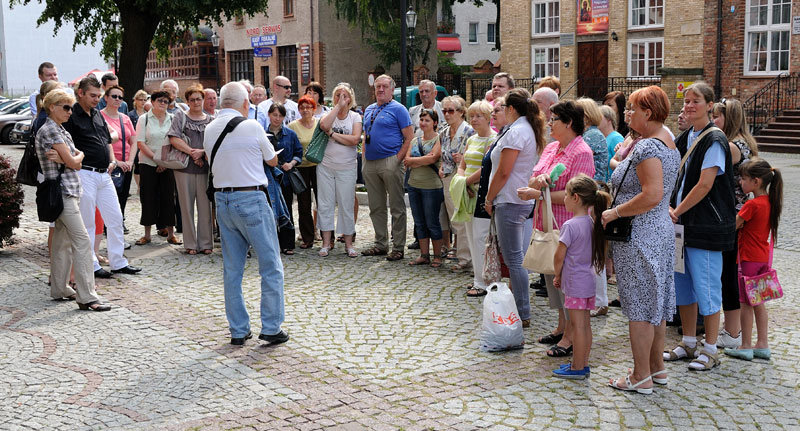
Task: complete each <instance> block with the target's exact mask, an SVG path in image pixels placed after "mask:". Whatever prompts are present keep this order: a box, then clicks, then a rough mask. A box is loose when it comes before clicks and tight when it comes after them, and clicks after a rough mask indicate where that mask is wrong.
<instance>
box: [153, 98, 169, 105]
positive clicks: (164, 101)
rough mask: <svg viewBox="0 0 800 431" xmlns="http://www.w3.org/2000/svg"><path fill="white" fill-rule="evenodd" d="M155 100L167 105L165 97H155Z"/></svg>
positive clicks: (167, 100) (167, 101)
mask: <svg viewBox="0 0 800 431" xmlns="http://www.w3.org/2000/svg"><path fill="white" fill-rule="evenodd" d="M156 102H158V103H163V104H165V105H169V99H165V98H163V97H161V98H158V99H156Z"/></svg>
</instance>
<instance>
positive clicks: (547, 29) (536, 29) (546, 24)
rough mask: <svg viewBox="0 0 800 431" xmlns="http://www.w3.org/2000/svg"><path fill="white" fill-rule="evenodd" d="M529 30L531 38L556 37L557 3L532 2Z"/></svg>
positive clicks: (557, 23)
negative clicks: (530, 30)
mask: <svg viewBox="0 0 800 431" xmlns="http://www.w3.org/2000/svg"><path fill="white" fill-rule="evenodd" d="M531 10H532V11H533V14H531V15H532V20H533V22H532V23H531V29H532V34H533V36H544V35H557V34H558V31H559V15H560V12H559V2H557V1H547V0H533V1H532V2H531Z"/></svg>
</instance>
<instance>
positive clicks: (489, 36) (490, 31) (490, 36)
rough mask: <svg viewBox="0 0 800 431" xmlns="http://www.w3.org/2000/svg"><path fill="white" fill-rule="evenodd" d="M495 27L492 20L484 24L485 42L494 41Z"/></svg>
mask: <svg viewBox="0 0 800 431" xmlns="http://www.w3.org/2000/svg"><path fill="white" fill-rule="evenodd" d="M495 28H496V27H495V24H494V23H493V22H490V23H489V24H487V25H486V43H495Z"/></svg>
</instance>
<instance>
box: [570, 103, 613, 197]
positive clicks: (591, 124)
mask: <svg viewBox="0 0 800 431" xmlns="http://www.w3.org/2000/svg"><path fill="white" fill-rule="evenodd" d="M575 104H576V105H578V106H580V107H581V108H583V121H584V126H585V127H586V128H585V129H584V130H583V135H582V137H583V142H586V145H588V146H589V148H591V149H592V156H593V158H594V179H595V180H597V181H603V182H605V181H606V180H607V179H608V144H606V137H605V136H604V135H603V133H602V132H600V130H599V129H598V128H597V126H599V125H600V122H601V121H602V120H603V114H602V113H601V112H600V107H599V106H597V102H595V101H594V100H592V99H590V98H588V97H581V98H580V99H578V100H576V101H575Z"/></svg>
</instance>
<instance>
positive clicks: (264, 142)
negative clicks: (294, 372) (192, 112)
mask: <svg viewBox="0 0 800 431" xmlns="http://www.w3.org/2000/svg"><path fill="white" fill-rule="evenodd" d="M220 99H221V103H220V106H221V107H222V110H220V112H219V115H218V116H217V118H216V119H215V120H214V121H212V122H211V123H209V124H208V126H206V131H205V137H204V140H203V149H204V150H205V153H206V156H207V157H208V159H209V161H210V164H211V173H212V174H213V175H214V176H213V185H214V187H215V193H214V201H215V202H216V206H217V222H218V223H219V231H220V236H221V238H222V267H223V275H222V278H223V283H224V289H225V314H226V316H227V318H228V325H229V327H230V331H231V344H233V345H243V344H244V342H245V340H247V339H249V338H252V336H253V335H252V333H251V332H250V316H249V315H248V314H247V307H246V306H245V303H244V297H243V296H242V276H243V275H244V264H245V260H246V259H247V250H248V249H249V248H250V247H252V248H254V249H255V251H256V254H257V256H258V272H259V274H261V335H259V336H258V338H259V339H261V340H264V341H266V342H268V343H270V344H279V343H283V342H285V341H287V340H289V334H288V333H287V332H286V331H284V330H282V329H281V324H282V323H283V318H284V315H283V306H284V302H283V264H282V263H281V258H280V254H279V247H278V231H277V228H276V226H275V217H274V216H273V214H272V209H271V208H270V206H269V203H268V202H267V195H266V194H265V193H264V188H265V187H266V185H267V176H266V174H265V173H264V167H263V164H264V163H266V164H268V165H269V166H277V164H278V156H277V154H275V150H274V149H273V148H272V145H271V144H270V142H269V139H268V138H267V134H266V133H265V132H264V129H263V128H261V126H260V125H259V124H258V123H257V122H256V121H255V120H249V119H246V118H247V111H248V108H249V107H250V101H249V100H248V99H247V90H245V88H244V86H242V84H240V83H238V82H231V83H228V84H225V85H224V86H223V87H222V90H221V91H220ZM238 117H244V118H245V119H243V120H237V121H241V122H240V123H239V124H238V125H236V126H235V127H234V128H233V130H230V131H229V133H228V134H227V135H226V136H225V137H224V138H223V140H222V142H221V143H220V145H219V147H218V149H217V152H216V154H214V146H215V144H216V142H217V139H218V138H219V136H220V135H221V134H222V133H223V131H224V130H226V127H227V126H228V123H229V122H231V120H234V119H236V118H238Z"/></svg>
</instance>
